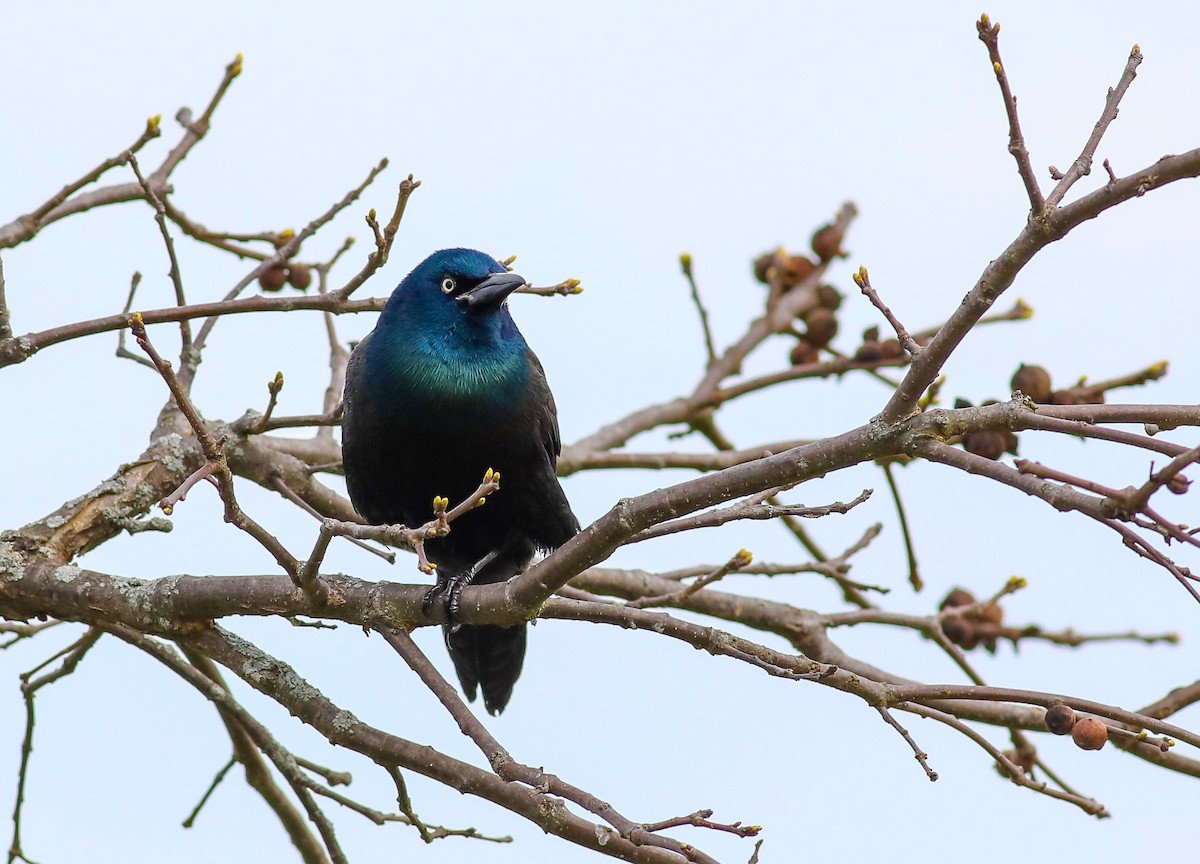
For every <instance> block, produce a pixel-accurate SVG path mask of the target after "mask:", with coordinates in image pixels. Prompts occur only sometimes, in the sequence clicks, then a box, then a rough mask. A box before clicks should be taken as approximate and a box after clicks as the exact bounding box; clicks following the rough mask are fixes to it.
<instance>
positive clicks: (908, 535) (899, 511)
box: [879, 460, 925, 591]
mask: <svg viewBox="0 0 1200 864" xmlns="http://www.w3.org/2000/svg"><path fill="white" fill-rule="evenodd" d="M879 464H880V467H882V468H883V476H884V477H885V478H887V484H888V489H889V490H890V491H891V493H892V501H893V502H894V503H895V505H896V516H897V518H898V519H899V520H900V533H901V534H902V535H903V537H904V554H905V555H906V556H907V557H908V583H909V584H910V585H912V589H913V590H914V591H920V590H921V589H922V588H924V587H925V583H924V581H922V579H921V572H920V570H919V568H918V566H917V552H916V549H915V548H914V546H913V540H912V532H911V531H910V530H909V527H908V516H907V515H906V514H905V512H904V502H903V501H901V500H900V487H899V486H897V485H896V477H895V475H893V474H892V463H891V462H889V461H886V460H885V461H882V462H880V463H879Z"/></svg>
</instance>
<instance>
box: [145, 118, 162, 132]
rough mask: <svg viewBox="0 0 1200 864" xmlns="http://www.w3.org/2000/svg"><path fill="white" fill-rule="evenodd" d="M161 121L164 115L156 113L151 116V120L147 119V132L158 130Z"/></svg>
mask: <svg viewBox="0 0 1200 864" xmlns="http://www.w3.org/2000/svg"><path fill="white" fill-rule="evenodd" d="M161 123H162V115H161V114H155V115H154V116H153V117H151V118H150V119H149V120H147V121H146V131H147V132H157V131H158V127H159V125H160V124H161Z"/></svg>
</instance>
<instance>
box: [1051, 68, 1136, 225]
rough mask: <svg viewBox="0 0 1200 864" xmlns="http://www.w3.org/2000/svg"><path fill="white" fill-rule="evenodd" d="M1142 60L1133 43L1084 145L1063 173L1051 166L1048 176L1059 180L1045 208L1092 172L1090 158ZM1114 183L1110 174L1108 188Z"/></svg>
mask: <svg viewBox="0 0 1200 864" xmlns="http://www.w3.org/2000/svg"><path fill="white" fill-rule="evenodd" d="M1141 63H1142V52H1141V49H1140V48H1139V47H1138V46H1137V45H1134V46H1133V48H1132V49H1131V50H1130V52H1129V60H1128V61H1127V62H1126V63H1125V69H1124V70H1123V71H1122V72H1121V77H1120V79H1119V80H1118V81H1117V86H1116V87H1113V88H1112V89H1110V90H1109V91H1108V97H1107V98H1106V99H1105V100H1104V110H1103V111H1102V112H1101V113H1100V119H1099V120H1097V121H1096V125H1095V127H1094V128H1093V129H1092V134H1091V135H1090V136H1088V140H1087V142H1086V143H1085V144H1084V145H1083V150H1081V151H1080V153H1079V156H1078V157H1076V159H1075V161H1074V162H1072V163H1071V167H1070V168H1068V169H1067V171H1066V173H1065V174H1059V173H1058V172H1057V171H1056V170H1055V169H1054V168H1053V166H1052V167H1051V171H1050V173H1051V176H1052V177H1054V179H1055V180H1058V185H1057V186H1055V187H1054V189H1053V190H1052V191H1051V192H1050V194H1049V195H1048V196H1047V197H1046V206H1047V207H1057V206H1058V203H1059V202H1060V201H1062V200H1063V198H1064V196H1066V194H1067V192H1068V191H1070V189H1071V187H1072V186H1074V185H1075V181H1076V180H1078V179H1079V178H1080V177H1086V176H1087V175H1088V174H1091V173H1092V159H1093V158H1094V157H1095V155H1096V148H1097V147H1099V146H1100V139H1101V138H1103V137H1104V133H1105V132H1106V131H1108V126H1109V124H1110V123H1112V121H1113V120H1115V119H1117V106H1118V105H1120V104H1121V99H1122V97H1124V95H1125V91H1126V90H1128V89H1129V85H1130V84H1132V83H1133V79H1134V78H1136V77H1137V67H1138V66H1140V65H1141ZM1055 175H1057V176H1055ZM1116 185H1117V181H1116V180H1115V179H1112V178H1111V177H1110V180H1109V188H1112V187H1115V186H1116Z"/></svg>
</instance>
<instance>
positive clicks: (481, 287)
mask: <svg viewBox="0 0 1200 864" xmlns="http://www.w3.org/2000/svg"><path fill="white" fill-rule="evenodd" d="M524 284H525V277H524V276H518V275H517V274H516V273H493V274H492V275H491V276H489V277H487V278H486V279H484V280H483V281H482V282H480V283H479V284H478V285H476V286H475V287H474V288H472V289H471V290H470V291H465V292H463V293H462V294H459V295H458V297H457V298H455V299H457V300H458V302H459V303H462V304H463V305H464V306H467V307H468V308H471V309H499V308H500V304H501V303H503V302H504V300H505V298H507V297H508V295H509V294H511V293H512V292H514V291H516V290H517V289H518V288H520V287H521V286H522V285H524Z"/></svg>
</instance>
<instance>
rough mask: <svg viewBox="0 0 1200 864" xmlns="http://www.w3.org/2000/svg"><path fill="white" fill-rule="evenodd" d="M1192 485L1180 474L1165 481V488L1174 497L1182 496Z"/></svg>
mask: <svg viewBox="0 0 1200 864" xmlns="http://www.w3.org/2000/svg"><path fill="white" fill-rule="evenodd" d="M1191 485H1192V481H1191V480H1189V479H1187V478H1186V477H1184V476H1183V475H1182V474H1176V475H1175V476H1174V477H1172V478H1171V479H1170V480H1168V481H1167V488H1168V489H1170V490H1171V492H1172V493H1173V494H1175V495H1183V494H1184V493H1185V492H1187V490H1188V487H1189V486H1191Z"/></svg>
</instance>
